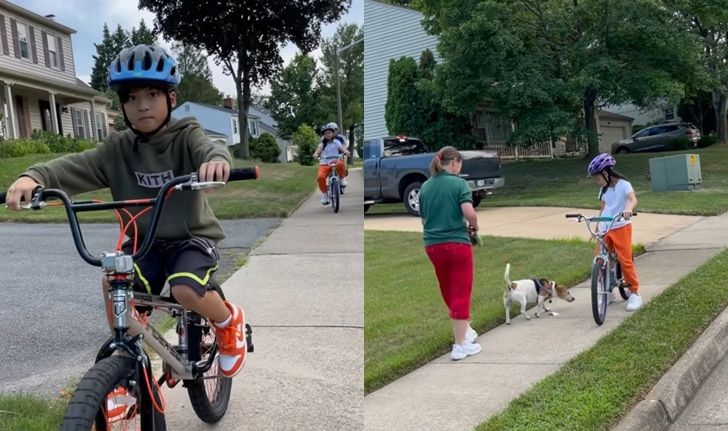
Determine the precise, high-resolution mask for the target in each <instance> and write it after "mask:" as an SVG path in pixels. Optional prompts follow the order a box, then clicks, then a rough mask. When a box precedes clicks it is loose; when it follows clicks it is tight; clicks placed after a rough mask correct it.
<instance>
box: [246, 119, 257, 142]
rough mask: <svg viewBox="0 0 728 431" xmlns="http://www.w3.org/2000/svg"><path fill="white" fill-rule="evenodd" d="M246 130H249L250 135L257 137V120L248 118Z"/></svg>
mask: <svg viewBox="0 0 728 431" xmlns="http://www.w3.org/2000/svg"><path fill="white" fill-rule="evenodd" d="M248 130H249V131H250V136H252V137H254V138H257V137H258V122H257V121H254V120H248Z"/></svg>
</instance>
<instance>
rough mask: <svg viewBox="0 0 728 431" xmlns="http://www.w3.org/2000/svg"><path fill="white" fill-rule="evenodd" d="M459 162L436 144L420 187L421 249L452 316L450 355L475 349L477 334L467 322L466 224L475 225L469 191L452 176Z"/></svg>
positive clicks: (469, 251) (469, 260)
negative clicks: (425, 253) (425, 176)
mask: <svg viewBox="0 0 728 431" xmlns="http://www.w3.org/2000/svg"><path fill="white" fill-rule="evenodd" d="M462 166H463V159H462V157H461V155H460V153H459V152H458V150H456V149H455V148H453V147H449V146H448V147H444V148H442V149H441V150H440V151H438V152H437V153H436V154H435V157H434V158H433V160H432V163H430V179H428V180H427V181H425V183H424V184H423V185H422V188H421V189H420V216H421V217H422V225H423V231H424V241H425V251H426V252H427V257H428V258H429V259H430V261H431V262H432V265H433V266H434V267H435V274H436V275H437V281H438V283H439V285H440V293H441V294H442V298H443V300H444V301H445V304H446V305H447V307H448V310H449V316H450V319H451V320H452V325H453V335H454V337H455V344H453V347H452V352H451V354H450V357H451V358H452V359H453V360H460V359H464V358H466V357H467V356H471V355H475V354H477V353H479V352H480V345H479V344H477V343H475V339H476V338H477V336H478V334H477V333H476V332H475V331H474V330H473V329H472V328H470V324H469V319H470V293H471V291H472V288H473V247H472V244H471V243H470V237H469V235H468V234H469V230H470V231H471V232H477V231H478V216H477V214H476V212H475V209H474V208H473V195H472V192H471V191H470V188H469V187H468V185H467V183H466V182H465V180H463V179H462V178H460V177H459V176H458V174H459V173H460V170H461V169H462ZM466 221H467V223H466ZM468 225H469V227H468Z"/></svg>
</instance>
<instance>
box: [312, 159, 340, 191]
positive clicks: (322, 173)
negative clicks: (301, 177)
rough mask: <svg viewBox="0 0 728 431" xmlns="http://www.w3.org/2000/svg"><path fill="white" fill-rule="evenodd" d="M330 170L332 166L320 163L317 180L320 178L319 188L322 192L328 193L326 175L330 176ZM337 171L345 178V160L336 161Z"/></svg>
mask: <svg viewBox="0 0 728 431" xmlns="http://www.w3.org/2000/svg"><path fill="white" fill-rule="evenodd" d="M329 170H331V166H329V165H319V171H318V179H317V180H318V186H319V190H321V193H326V177H328V176H329ZM336 172H338V173H339V177H341V178H344V176H345V175H346V165H344V161H343V160H337V161H336Z"/></svg>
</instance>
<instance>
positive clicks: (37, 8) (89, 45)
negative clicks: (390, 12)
mask: <svg viewBox="0 0 728 431" xmlns="http://www.w3.org/2000/svg"><path fill="white" fill-rule="evenodd" d="M10 2H11V3H14V4H16V5H18V6H21V7H23V8H25V9H28V10H30V11H32V12H34V13H37V14H38V15H41V16H45V15H48V14H53V15H55V18H54V19H55V20H56V22H58V23H60V24H63V25H65V26H66V27H70V28H72V29H74V30H76V33H75V34H73V35H72V39H73V56H74V59H75V61H76V76H78V77H79V78H80V79H81V80H83V81H85V82H90V81H91V70H92V69H93V66H94V60H93V57H92V56H93V55H95V54H96V48H95V47H94V43H100V42H101V38H102V33H103V28H104V23H106V24H107V25H108V26H109V30H110V31H111V32H112V33H113V32H114V30H115V29H116V25H117V24H121V28H123V29H124V30H127V31H131V29H132V27H139V21H140V20H141V19H142V18H143V19H144V22H145V23H146V25H147V27H149V28H150V29H151V28H152V27H153V26H154V15H153V14H152V13H151V12H149V11H147V10H139V9H138V4H139V3H138V2H137V1H135V0H71V1H70V2H61V1H58V0H10ZM341 22H346V23H355V24H358V25H359V26H362V25H363V24H364V0H352V2H351V7H350V8H349V12H348V13H347V14H345V15H344V16H342V18H341V20H340V21H339V22H338V23H333V24H329V25H326V26H324V27H323V29H322V32H321V36H322V37H325V38H330V37H332V36H333V35H334V33H335V32H336V27H337V26H338V24H339V23H341ZM159 43H160V44H161V45H162V46H165V47H167V48H169V46H170V45H169V43H167V42H164V41H162V40H161V38H160V41H159ZM297 51H298V49H297V48H296V46H295V45H288V46H285V47H284V48H283V49H282V51H281V56H282V57H283V60H284V62H285V64H287V63H288V62H289V61H290V59H292V58H293V57H294V56H295V54H296V52H297ZM313 54H314V56H315V57H320V55H321V54H320V50H317V51H315V52H314V53H313ZM208 62H209V64H210V69H211V70H212V80H213V84H214V85H215V87H217V88H218V89H219V90H220V91H222V92H223V93H224V94H226V95H232V96H235V83H234V82H233V79H232V77H230V76H227V75H224V74H223V72H222V68H221V67H219V66H216V65H215V63H214V61H213V60H212V58H210V59H209V60H208ZM257 91H258V92H262V93H268V92H269V90H268V86H267V85H266V86H264V87H263V88H262V89H261V90H257Z"/></svg>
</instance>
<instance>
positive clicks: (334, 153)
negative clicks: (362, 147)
mask: <svg viewBox="0 0 728 431" xmlns="http://www.w3.org/2000/svg"><path fill="white" fill-rule="evenodd" d="M323 145H324V143H323V142H321V143H319V148H321V147H322V146H323ZM341 146H342V145H341V142H339V141H338V140H336V139H332V140H331V142H329V143H328V144H326V146H325V147H324V150H323V151H322V152H321V156H323V157H326V159H327V160H329V161H330V160H331V159H333V158H336V157H339V154H341V152H340V151H339V148H340V147H341ZM319 164H320V165H326V164H328V163H326V162H323V161H319Z"/></svg>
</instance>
